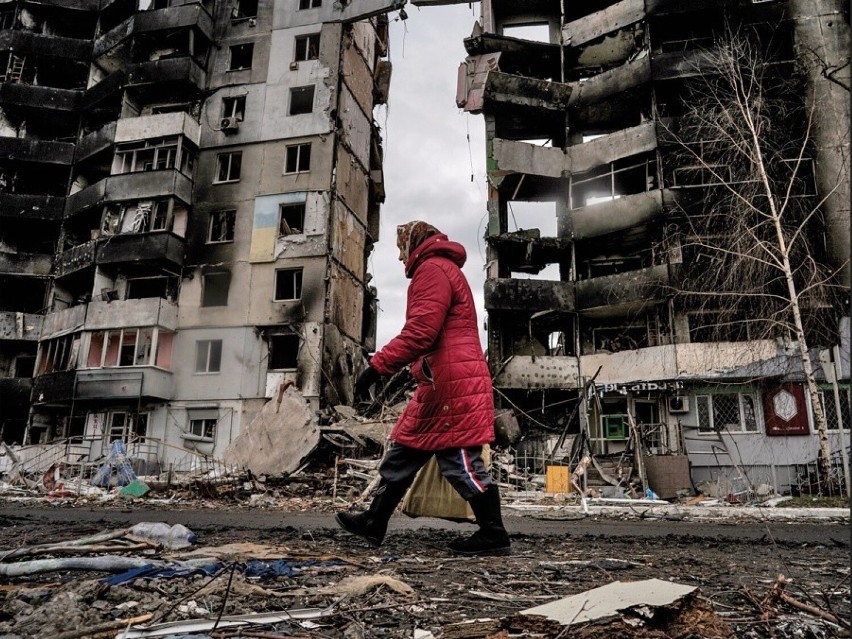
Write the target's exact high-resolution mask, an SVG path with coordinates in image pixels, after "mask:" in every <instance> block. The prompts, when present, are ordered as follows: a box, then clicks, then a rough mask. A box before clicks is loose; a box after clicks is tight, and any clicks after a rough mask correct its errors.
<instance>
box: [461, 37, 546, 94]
mask: <svg viewBox="0 0 852 639" xmlns="http://www.w3.org/2000/svg"><path fill="white" fill-rule="evenodd" d="M464 46H465V49H466V50H467V53H468V55H470V56H481V55H485V54H489V53H499V54H500V69H501V70H503V71H504V72H505V73H510V74H513V75H523V76H527V77H531V78H539V79H541V80H555V81H557V82H558V81H559V80H560V79H561V77H562V65H561V62H560V55H559V45H558V44H551V43H549V42H536V41H530V40H523V39H520V38H513V37H511V36H505V35H497V34H493V33H481V34H479V35H475V36H471V37H470V38H465V41H464Z"/></svg>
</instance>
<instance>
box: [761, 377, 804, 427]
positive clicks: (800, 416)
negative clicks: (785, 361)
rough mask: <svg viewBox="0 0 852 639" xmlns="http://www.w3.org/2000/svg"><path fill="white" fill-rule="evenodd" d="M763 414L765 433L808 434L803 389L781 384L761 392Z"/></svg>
mask: <svg viewBox="0 0 852 639" xmlns="http://www.w3.org/2000/svg"><path fill="white" fill-rule="evenodd" d="M763 415H764V417H765V418H766V434H767V435H778V436H785V435H809V434H810V432H811V431H810V427H809V426H808V409H807V403H805V389H804V388H802V387H801V386H799V385H797V384H782V385H781V386H776V387H775V388H770V389H768V390H766V391H765V392H764V393H763Z"/></svg>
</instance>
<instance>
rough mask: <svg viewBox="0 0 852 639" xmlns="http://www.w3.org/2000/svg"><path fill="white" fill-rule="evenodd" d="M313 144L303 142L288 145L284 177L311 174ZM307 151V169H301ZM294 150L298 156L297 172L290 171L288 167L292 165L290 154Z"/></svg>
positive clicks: (285, 151)
mask: <svg viewBox="0 0 852 639" xmlns="http://www.w3.org/2000/svg"><path fill="white" fill-rule="evenodd" d="M311 147H312V143H311V142H301V143H299V144H288V145H287V146H286V147H285V150H284V175H299V174H300V173H310V172H311V157H312V149H311ZM305 149H307V156H308V159H307V160H305V162H306V163H307V168H304V169H303V168H300V166H301V165H302V164H303V159H302V158H303V156H304V150H305ZM291 150H293V151H294V152H295V154H296V158H295V165H296V167H295V168H296V170H295V171H288V170H287V166H288V165H289V164H290V153H291Z"/></svg>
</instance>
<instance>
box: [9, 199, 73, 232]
mask: <svg viewBox="0 0 852 639" xmlns="http://www.w3.org/2000/svg"><path fill="white" fill-rule="evenodd" d="M64 211H65V198H64V197H59V196H51V195H30V194H26V193H4V192H0V220H3V219H6V220H10V219H12V220H54V221H58V220H61V219H62V216H63V213H64ZM2 224H3V222H2V221H0V226H2Z"/></svg>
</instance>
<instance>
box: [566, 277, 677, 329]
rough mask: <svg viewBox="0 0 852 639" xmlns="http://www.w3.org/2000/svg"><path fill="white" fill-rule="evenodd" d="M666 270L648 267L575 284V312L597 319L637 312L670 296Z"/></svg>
mask: <svg viewBox="0 0 852 639" xmlns="http://www.w3.org/2000/svg"><path fill="white" fill-rule="evenodd" d="M669 282H670V279H669V267H668V266H667V265H665V264H663V265H658V266H649V267H647V268H640V269H638V270H628V271H627V272H623V273H617V274H614V275H605V276H601V277H595V278H592V279H587V280H583V281H579V282H577V308H578V311H579V312H580V313H584V312H589V311H594V312H596V316H603V315H623V314H625V313H629V312H631V311H634V310H635V311H638V310H641V309H643V308H645V307H646V306H647V305H648V304H651V303H654V302H656V301H659V300H662V299H664V298H665V297H667V296H668V295H670V294H671V289H670V284H669Z"/></svg>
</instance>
